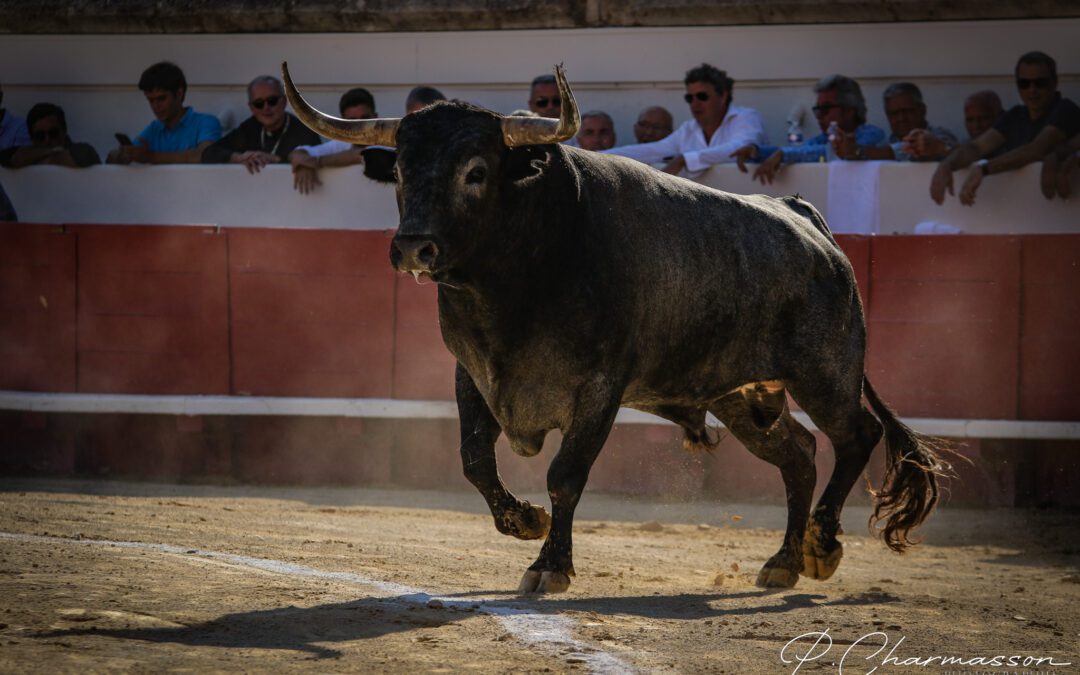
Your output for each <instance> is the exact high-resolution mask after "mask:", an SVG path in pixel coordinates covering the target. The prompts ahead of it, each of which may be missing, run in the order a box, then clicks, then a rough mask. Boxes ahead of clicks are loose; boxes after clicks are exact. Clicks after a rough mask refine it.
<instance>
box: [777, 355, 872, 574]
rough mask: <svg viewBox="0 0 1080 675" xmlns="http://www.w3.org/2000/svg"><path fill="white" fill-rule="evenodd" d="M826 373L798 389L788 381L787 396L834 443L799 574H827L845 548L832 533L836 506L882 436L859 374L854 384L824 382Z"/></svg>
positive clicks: (836, 523)
mask: <svg viewBox="0 0 1080 675" xmlns="http://www.w3.org/2000/svg"><path fill="white" fill-rule="evenodd" d="M825 382H827V380H826V379H824V378H823V379H821V380H816V381H815V386H814V387H813V388H811V389H810V390H809V391H803V390H802V389H801V388H799V387H798V385H793V386H792V389H791V392H792V397H793V398H794V399H795V400H796V401H798V403H799V405H800V406H801V407H802V409H803V410H805V411H806V413H807V414H808V415H809V416H810V418H811V419H812V420H814V423H815V424H817V426H818V428H819V429H821V430H822V431H823V432H824V433H825V435H826V436H828V437H829V440H830V441H831V442H832V444H833V450H834V452H835V454H836V465H835V466H834V467H833V472H832V476H831V477H830V478H829V484H828V485H827V486H826V487H825V491H824V492H823V493H822V495H821V498H820V499H818V503H817V506H816V507H815V508H814V512H813V515H812V516H811V518H810V522H809V524H808V526H807V533H806V539H805V542H804V545H803V555H804V562H803V572H802V574H803V576H806V577H810V578H812V579H828V578H829V577H831V576H832V575H833V573H834V572H835V571H836V568H837V567H838V566H839V565H840V558H841V557H842V556H843V553H844V548H843V546H842V545H841V544H840V541H839V540H838V539H837V538H836V537H837V534H839V532H840V512H841V510H842V509H843V507H844V501H845V500H846V499H847V496H848V493H850V492H851V488H852V487H854V485H855V482H856V481H857V480H858V479H859V475H860V474H862V472H863V470H864V469H865V468H866V464H867V462H868V461H869V460H870V454H871V453H872V452H873V451H874V446H875V445H877V442H878V440H879V439H880V438H881V424H880V423H879V422H878V421H877V418H875V417H874V416H873V415H872V414H870V411H868V410H867V409H866V408H865V407H863V405H862V403H861V400H860V399H861V391H862V390H861V388H860V387H861V382H862V379H861V374H860V375H859V379H858V381H857V382H858V384H856V383H854V382H849V383H846V384H845V385H844V386H837V387H835V388H832V389H830V388H828V387H826V386H823V385H824V384H825Z"/></svg>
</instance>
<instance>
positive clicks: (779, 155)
mask: <svg viewBox="0 0 1080 675" xmlns="http://www.w3.org/2000/svg"><path fill="white" fill-rule="evenodd" d="M814 93H815V94H817V103H816V104H815V105H814V108H813V110H814V116H815V117H816V118H817V121H818V126H819V127H821V133H820V134H818V135H817V136H814V137H813V138H811V139H809V140H808V141H807V142H806V143H804V144H803V145H789V146H785V147H776V146H770V145H759V144H748V145H745V146H743V147H741V148H739V149H738V150H736V151H735V152H733V153H732V156H733V157H735V159H736V161H737V162H738V165H739V170H740V171H742V172H743V173H746V162H753V161H761V164H760V165H759V166H758V168H757V169H756V170H755V171H754V176H753V178H754V179H755V180H760V181H761V183H762V184H765V183H772V181H773V177H774V176H775V175H776V172H777V171H779V170H780V167H781V165H782V164H793V163H799V162H824V161H827V160H828V159H829V146H830V145H831V146H832V149H833V151H834V152H835V153H836V156H837V157H838V158H840V159H865V152H866V149H867V148H875V147H881V146H883V145H885V143H886V137H885V131H884V130H883V129H882V128H881V127H877V126H874V125H873V124H867V122H866V99H865V98H863V93H862V88H861V87H859V83H858V82H856V81H855V80H853V79H851V78H850V77H845V76H843V75H829V76H828V77H824V78H822V79H820V80H818V81H817V84H815V85H814ZM834 123H835V125H836V129H837V131H836V138H833V139H830V138H829V135H828V130H829V128H830V127H831V126H832V125H833V124H834Z"/></svg>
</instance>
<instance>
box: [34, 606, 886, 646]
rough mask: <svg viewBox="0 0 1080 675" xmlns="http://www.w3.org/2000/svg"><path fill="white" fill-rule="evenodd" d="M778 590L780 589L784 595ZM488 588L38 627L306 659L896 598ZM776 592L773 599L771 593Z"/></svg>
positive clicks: (58, 633) (63, 633)
mask: <svg viewBox="0 0 1080 675" xmlns="http://www.w3.org/2000/svg"><path fill="white" fill-rule="evenodd" d="M785 593H786V594H785ZM481 595H483V596H486V597H489V598H490V597H491V595H492V593H491V592H483V591H478V592H472V593H462V594H457V595H449V596H444V598H443V599H442V602H443V603H444V606H443V607H439V608H430V607H428V606H427V605H426V604H419V603H418V602H417V600H416V596H396V597H387V598H368V599H363V600H353V601H349V602H343V603H333V604H325V605H318V606H315V607H291V606H290V607H281V608H277V609H268V610H257V611H251V612H238V613H234V614H225V615H223V616H221V617H219V618H216V619H211V620H209V621H204V622H201V623H196V624H191V625H188V626H177V627H152V628H108V627H102V628H97V627H89V628H87V627H79V628H71V629H65V630H52V631H48V632H42V633H39V634H37V635H36V636H35V637H37V638H42V639H54V638H66V637H76V636H84V637H90V636H94V637H105V638H114V639H120V640H140V641H145V642H157V643H174V644H182V645H188V646H202V647H225V648H232V649H236V648H241V649H286V650H292V651H297V652H303V653H306V654H308V655H310V658H314V659H326V658H337V657H339V656H341V655H342V653H341V652H340V651H338V650H336V649H334V648H332V647H329V646H326V645H327V644H331V645H333V644H340V643H346V642H351V641H355V640H366V639H370V638H378V637H382V636H385V635H392V634H394V633H404V632H409V631H414V630H420V629H424V628H434V627H439V626H443V625H446V624H450V623H461V622H466V621H471V620H475V619H477V618H479V617H484V616H492V615H495V616H499V615H502V616H513V617H515V619H516V620H519V621H520V620H521V619H526V620H527V617H528V616H537V617H550V616H552V615H555V616H558V615H561V614H563V613H566V612H586V611H587V612H593V613H598V614H605V615H612V616H615V615H631V616H640V617H643V618H651V619H700V618H722V617H734V616H761V615H769V614H777V613H784V612H790V611H793V610H797V609H803V608H813V607H827V606H841V605H871V604H881V603H888V602H897V601H898V600H899V599H898V598H896V597H895V596H892V595H890V594H888V593H875V594H858V595H851V596H847V597H843V598H838V599H835V600H831V601H825V602H822V601H823V600H825V598H826V596H823V595H811V594H807V593H790V592H778V591H765V590H762V591H747V592H744V593H729V594H683V595H675V596H654V595H648V596H630V597H610V598H572V599H552V598H537V599H531V598H516V599H509V598H508V599H507V600H505V601H503V600H499V601H490V600H485V601H481V600H473V599H472V598H477V597H478V596H481ZM748 598H758V599H759V600H760V602H758V603H754V604H753V605H751V606H749V607H745V606H742V607H738V608H725V607H724V604H725V601H731V600H745V599H748ZM777 598H778V600H779V601H778V600H777Z"/></svg>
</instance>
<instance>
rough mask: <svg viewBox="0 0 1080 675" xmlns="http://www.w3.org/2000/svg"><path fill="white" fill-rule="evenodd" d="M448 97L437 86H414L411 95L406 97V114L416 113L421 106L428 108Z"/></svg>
mask: <svg viewBox="0 0 1080 675" xmlns="http://www.w3.org/2000/svg"><path fill="white" fill-rule="evenodd" d="M445 100H446V97H445V96H443V93H442V92H441V91H439V90H438V89H436V88H435V87H427V86H423V85H421V86H419V87H413V89H412V91H410V92H409V95H408V96H406V97H405V114H406V115H408V114H409V113H414V112H416V111H417V110H420V109H421V108H426V107H428V106H429V105H431V104H432V103H436V102H438V101H445Z"/></svg>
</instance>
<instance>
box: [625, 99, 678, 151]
mask: <svg viewBox="0 0 1080 675" xmlns="http://www.w3.org/2000/svg"><path fill="white" fill-rule="evenodd" d="M674 128H675V127H674V122H672V119H671V113H669V112H668V111H667V108H662V107H660V106H658V105H654V106H650V107H648V108H645V109H644V110H642V111H641V112H640V113H638V118H637V122H634V140H636V141H637V142H638V143H655V142H656V141H660V140H663V139H665V138H667V137H668V136H670V135H671V130H672V129H674Z"/></svg>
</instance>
